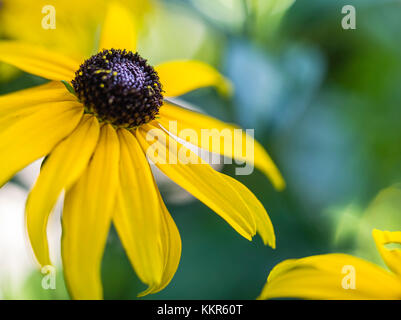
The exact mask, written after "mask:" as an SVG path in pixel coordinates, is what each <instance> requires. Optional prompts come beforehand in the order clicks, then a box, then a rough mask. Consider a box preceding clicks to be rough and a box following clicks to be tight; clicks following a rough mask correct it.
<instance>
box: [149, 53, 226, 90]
mask: <svg viewBox="0 0 401 320" xmlns="http://www.w3.org/2000/svg"><path fill="white" fill-rule="evenodd" d="M155 70H156V72H157V73H158V75H159V77H160V82H161V84H162V86H163V90H164V91H165V93H166V96H167V97H177V96H181V95H183V94H185V93H188V92H190V91H192V90H196V89H199V88H203V87H211V86H214V87H216V88H217V89H218V90H219V91H220V92H221V93H222V94H225V95H229V94H230V93H231V91H232V86H231V83H230V81H229V80H227V79H226V78H224V77H223V76H222V75H221V74H220V73H219V72H218V71H217V70H216V69H214V68H212V67H211V66H209V65H208V64H206V63H204V62H200V61H191V60H181V61H170V62H166V63H163V64H160V65H158V66H157V67H155Z"/></svg>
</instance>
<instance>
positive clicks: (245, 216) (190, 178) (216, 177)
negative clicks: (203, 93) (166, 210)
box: [137, 125, 256, 240]
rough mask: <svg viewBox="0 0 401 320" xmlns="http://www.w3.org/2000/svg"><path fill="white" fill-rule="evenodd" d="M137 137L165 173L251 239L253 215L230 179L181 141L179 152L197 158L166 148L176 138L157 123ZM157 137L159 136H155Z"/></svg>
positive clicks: (145, 150)
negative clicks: (190, 159)
mask: <svg viewBox="0 0 401 320" xmlns="http://www.w3.org/2000/svg"><path fill="white" fill-rule="evenodd" d="M137 137H138V140H139V142H140V143H141V146H142V149H143V150H144V152H145V153H146V155H147V156H148V157H149V158H150V160H151V161H152V162H154V163H155V164H156V165H157V166H158V168H159V169H160V170H161V171H162V172H163V173H164V174H166V175H167V176H168V177H169V178H170V179H171V180H173V181H174V182H175V183H177V184H178V185H180V186H181V187H182V188H184V189H186V190H187V191H188V192H189V193H191V194H192V195H193V196H194V197H196V198H198V199H199V200H200V201H202V202H203V203H204V204H206V205H207V206H208V207H210V208H211V209H212V210H213V211H215V212H216V213H217V214H218V215H220V216H221V217H222V218H223V219H224V220H226V221H227V222H228V223H229V224H230V225H231V226H232V227H233V228H234V229H235V230H236V231H237V232H238V233H239V234H240V235H242V236H243V237H245V238H246V239H248V240H251V239H252V236H253V235H255V233H256V224H255V218H254V215H253V213H252V212H251V211H250V210H249V207H248V205H247V204H246V203H245V202H244V200H243V198H242V197H241V196H239V195H238V193H237V191H236V190H235V186H234V185H233V184H232V183H230V180H228V179H226V178H225V177H224V175H223V174H221V173H219V172H217V171H215V170H213V169H212V167H211V166H210V165H209V164H207V163H205V162H204V161H203V160H202V159H201V158H199V157H198V156H197V155H195V154H194V153H192V152H191V151H190V150H188V149H187V148H185V147H184V146H183V145H180V147H179V148H180V150H181V152H183V153H185V154H189V155H190V156H191V157H192V158H193V159H194V160H195V161H196V162H197V163H193V162H188V163H186V161H185V160H183V159H181V158H180V154H181V153H180V154H178V153H176V152H174V151H173V149H174V148H172V149H169V146H171V145H172V144H173V143H174V142H175V141H173V140H172V138H170V137H169V136H168V135H167V134H166V133H165V132H164V131H163V130H162V129H161V128H160V127H159V128H156V127H153V126H151V125H146V126H143V127H141V128H140V130H139V131H138V135H137ZM160 137H161V138H162V139H158V138H160ZM154 140H156V142H154ZM162 140H164V141H162ZM150 141H151V142H150ZM171 151H173V152H171ZM166 160H167V161H166Z"/></svg>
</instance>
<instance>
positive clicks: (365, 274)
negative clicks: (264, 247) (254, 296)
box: [258, 254, 401, 300]
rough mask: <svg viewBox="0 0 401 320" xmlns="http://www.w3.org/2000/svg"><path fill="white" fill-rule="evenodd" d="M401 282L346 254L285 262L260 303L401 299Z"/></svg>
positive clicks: (268, 283)
mask: <svg viewBox="0 0 401 320" xmlns="http://www.w3.org/2000/svg"><path fill="white" fill-rule="evenodd" d="M400 297H401V282H400V280H399V279H398V278H397V277H396V276H394V275H393V274H391V273H389V272H387V271H386V270H384V269H382V268H380V267H378V266H376V265H374V264H372V263H370V262H367V261H365V260H362V259H359V258H356V257H353V256H350V255H346V254H327V255H319V256H312V257H307V258H303V259H299V260H286V261H284V262H281V263H279V264H278V265H277V266H275V267H274V269H273V270H272V271H271V273H270V275H269V277H268V279H267V284H266V285H265V287H264V289H263V291H262V293H261V295H260V296H259V298H258V299H271V298H301V299H337V300H348V299H350V300H359V299H399V298H400Z"/></svg>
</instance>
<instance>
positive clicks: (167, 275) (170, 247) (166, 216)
mask: <svg viewBox="0 0 401 320" xmlns="http://www.w3.org/2000/svg"><path fill="white" fill-rule="evenodd" d="M155 188H156V190H157V192H158V194H159V199H160V205H161V210H162V212H161V215H162V229H161V235H160V237H161V245H162V254H163V258H164V270H163V276H162V280H161V282H160V284H159V285H158V286H154V287H149V289H148V290H146V291H144V292H142V293H141V294H140V296H144V295H147V294H150V293H157V292H159V291H161V290H163V289H164V288H165V287H166V286H167V285H168V284H169V283H170V281H171V279H172V278H173V276H174V274H175V272H176V271H177V268H178V265H179V263H180V258H181V237H180V233H179V231H178V228H177V226H176V224H175V222H174V220H173V218H172V217H171V215H170V213H169V212H168V210H167V208H166V205H165V204H164V201H163V199H162V197H161V195H160V192H159V190H158V188H157V185H156V182H155Z"/></svg>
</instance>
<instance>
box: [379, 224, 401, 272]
mask: <svg viewBox="0 0 401 320" xmlns="http://www.w3.org/2000/svg"><path fill="white" fill-rule="evenodd" d="M373 239H374V240H375V242H376V246H377V249H378V250H379V252H380V255H381V257H382V259H383V260H384V262H385V263H386V265H387V266H388V267H389V268H390V269H391V270H392V271H393V272H394V273H395V274H397V275H399V276H401V249H399V248H386V247H385V245H391V244H397V245H400V244H401V231H396V232H391V231H381V230H377V229H375V230H373Z"/></svg>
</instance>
